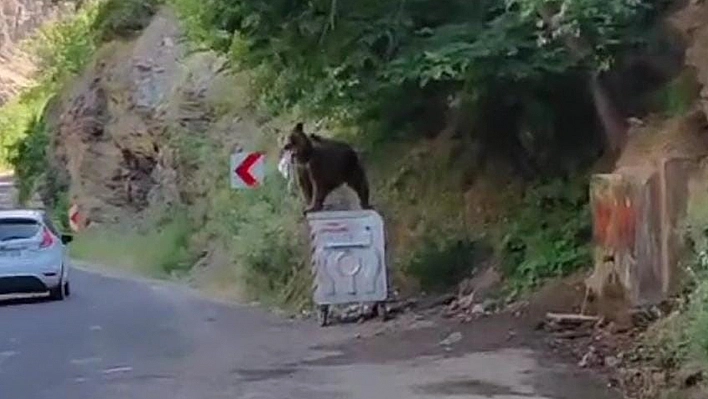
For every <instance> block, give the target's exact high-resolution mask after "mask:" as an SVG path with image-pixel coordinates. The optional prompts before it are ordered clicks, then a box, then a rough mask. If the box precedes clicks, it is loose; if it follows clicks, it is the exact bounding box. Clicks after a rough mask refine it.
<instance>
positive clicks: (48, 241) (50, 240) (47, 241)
mask: <svg viewBox="0 0 708 399" xmlns="http://www.w3.org/2000/svg"><path fill="white" fill-rule="evenodd" d="M53 244H54V236H53V235H52V233H51V232H50V231H49V229H48V228H46V227H45V228H44V231H43V233H42V243H41V244H39V247H40V248H49V247H51V246H52V245H53Z"/></svg>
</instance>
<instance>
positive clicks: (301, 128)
mask: <svg viewBox="0 0 708 399" xmlns="http://www.w3.org/2000/svg"><path fill="white" fill-rule="evenodd" d="M293 131H295V132H298V133H305V124H304V123H302V122H298V124H297V125H295V129H293Z"/></svg>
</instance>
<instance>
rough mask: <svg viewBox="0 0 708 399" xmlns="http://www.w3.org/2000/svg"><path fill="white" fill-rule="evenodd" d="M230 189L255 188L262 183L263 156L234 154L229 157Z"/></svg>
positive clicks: (250, 153) (251, 153)
mask: <svg viewBox="0 0 708 399" xmlns="http://www.w3.org/2000/svg"><path fill="white" fill-rule="evenodd" d="M230 170H231V172H230V173H229V175H230V176H231V188H255V187H258V186H260V185H261V184H262V183H263V178H264V176H265V155H264V154H262V153H260V152H243V151H242V152H236V153H234V154H232V155H231V168H230Z"/></svg>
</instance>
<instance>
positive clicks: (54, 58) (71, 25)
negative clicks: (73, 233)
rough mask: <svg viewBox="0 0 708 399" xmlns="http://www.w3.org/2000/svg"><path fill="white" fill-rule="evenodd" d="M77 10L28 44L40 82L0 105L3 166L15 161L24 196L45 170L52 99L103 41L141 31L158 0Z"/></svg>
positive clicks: (107, 2) (117, 1)
mask: <svg viewBox="0 0 708 399" xmlns="http://www.w3.org/2000/svg"><path fill="white" fill-rule="evenodd" d="M83 3H84V4H83V6H82V7H81V8H80V9H79V10H77V11H76V12H75V13H74V14H71V15H69V16H66V17H64V18H63V19H60V20H59V21H57V22H54V23H51V24H48V25H46V26H44V27H42V28H41V29H40V30H39V32H38V33H37V34H36V35H34V36H33V37H32V38H30V39H29V40H27V41H26V43H24V45H25V46H26V47H27V48H28V50H29V51H30V53H31V54H33V55H34V56H35V59H36V62H37V70H38V73H37V75H36V76H35V78H34V80H35V82H36V83H35V85H34V86H32V87H29V88H27V89H26V90H25V91H23V93H21V95H20V96H19V97H18V98H16V99H15V100H13V101H12V102H10V103H9V104H6V105H5V106H3V107H2V108H0V131H2V132H3V133H2V135H0V168H3V167H5V168H7V167H12V168H13V169H14V170H15V172H16V173H17V177H18V181H19V183H20V197H21V198H20V199H21V200H26V199H28V198H29V196H30V195H31V194H32V191H33V189H34V187H35V183H36V182H37V180H38V178H40V177H41V176H42V174H43V173H44V172H45V171H46V149H47V145H48V143H49V140H48V137H47V135H48V134H49V132H47V131H46V125H45V123H44V111H45V106H46V104H47V101H48V100H49V99H50V98H52V97H54V96H56V95H61V92H62V90H63V89H64V88H65V86H66V85H67V84H69V83H70V82H71V80H72V78H74V77H75V76H77V75H78V74H80V73H81V72H82V71H83V70H84V68H85V67H86V65H88V64H89V63H90V62H91V61H92V59H93V55H94V53H95V52H96V50H97V49H98V48H99V47H100V45H101V44H102V43H103V42H104V41H106V40H109V39H113V38H122V37H128V36H129V35H130V34H131V32H132V33H135V32H136V31H140V30H141V29H142V28H143V27H144V26H145V24H146V23H147V22H148V21H149V19H150V17H151V16H152V14H153V13H154V12H155V11H156V9H157V7H158V5H159V3H160V2H159V1H157V0H155V1H144V0H91V1H86V2H83Z"/></svg>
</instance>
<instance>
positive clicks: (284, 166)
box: [278, 151, 293, 180]
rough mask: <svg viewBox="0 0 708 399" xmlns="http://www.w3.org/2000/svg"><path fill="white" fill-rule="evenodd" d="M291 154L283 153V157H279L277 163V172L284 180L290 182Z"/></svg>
mask: <svg viewBox="0 0 708 399" xmlns="http://www.w3.org/2000/svg"><path fill="white" fill-rule="evenodd" d="M292 161H293V159H292V153H291V152H290V151H285V152H283V156H282V157H280V162H278V171H279V172H280V174H281V175H283V177H284V178H285V180H290V177H291V173H290V172H291V170H292Z"/></svg>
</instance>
